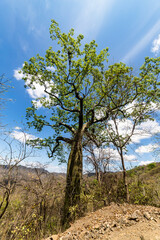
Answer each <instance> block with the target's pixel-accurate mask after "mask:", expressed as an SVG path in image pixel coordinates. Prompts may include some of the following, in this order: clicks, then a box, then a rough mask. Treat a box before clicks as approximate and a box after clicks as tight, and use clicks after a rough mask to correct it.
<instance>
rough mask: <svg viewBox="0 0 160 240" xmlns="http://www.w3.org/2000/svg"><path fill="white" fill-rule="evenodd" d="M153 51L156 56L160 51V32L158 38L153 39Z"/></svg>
mask: <svg viewBox="0 0 160 240" xmlns="http://www.w3.org/2000/svg"><path fill="white" fill-rule="evenodd" d="M151 52H152V53H154V54H155V55H156V56H157V55H158V53H159V52H160V34H159V35H158V37H157V38H156V39H154V40H153V42H152V48H151Z"/></svg>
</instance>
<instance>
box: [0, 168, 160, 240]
mask: <svg viewBox="0 0 160 240" xmlns="http://www.w3.org/2000/svg"><path fill="white" fill-rule="evenodd" d="M12 170H13V169H12ZM127 176H128V184H129V191H130V205H128V204H125V203H124V187H123V181H122V172H107V173H106V174H104V175H103V176H102V178H101V180H100V181H98V180H97V179H96V176H95V175H94V174H88V175H87V174H86V175H84V176H83V180H82V193H81V204H80V205H78V212H75V209H71V210H72V214H73V218H75V223H72V224H71V228H69V229H68V230H67V231H66V232H65V233H64V234H62V235H60V237H62V236H63V238H62V239H64V240H67V239H70V240H72V239H77V240H79V239H108V240H119V239H120V240H121V239H122V240H123V239H124V240H128V239H131V240H134V239H135V240H160V239H158V238H154V239H152V238H146V237H147V236H146V233H147V234H148V236H149V234H150V233H151V232H155V234H154V235H155V236H158V235H156V234H159V235H160V233H159V226H160V222H159V220H160V218H159V217H160V212H159V209H158V208H155V207H160V163H152V164H149V165H147V166H139V167H136V168H134V169H131V170H128V171H127ZM0 184H1V186H3V188H2V187H1V188H0V194H1V196H5V195H4V194H5V192H6V191H8V188H9V187H10V191H9V194H10V195H9V196H10V198H9V205H8V208H7V210H6V212H5V214H4V216H3V217H2V218H1V219H0V239H2V240H6V239H15V240H16V239H26V240H42V238H44V239H45V238H47V237H48V236H51V235H52V234H58V233H59V232H60V219H61V214H62V206H63V201H64V189H65V174H59V173H58V174H57V173H56V174H55V173H49V172H47V171H45V170H44V169H42V168H35V169H33V168H26V167H23V166H19V167H17V168H16V169H14V171H11V172H10V174H9V172H8V168H7V167H6V166H0ZM0 200H2V197H1V199H0ZM149 205H150V206H149ZM2 210H3V206H2V208H1V209H0V211H2ZM136 229H139V232H137V231H136ZM69 233H70V234H69ZM133 233H134V235H135V238H133V236H134V235H133ZM71 234H72V235H71ZM127 234H130V235H127ZM137 234H141V238H140V237H139V236H140V235H137ZM70 235H71V236H70ZM121 235H124V236H128V238H124V236H121ZM132 235H133V236H132ZM64 236H65V238H64ZM117 236H121V237H120V238H117ZM131 236H132V237H131ZM55 237H56V238H58V239H60V237H59V236H58V235H55V236H54V237H52V238H51V237H50V238H48V239H49V240H51V239H56V238H55Z"/></svg>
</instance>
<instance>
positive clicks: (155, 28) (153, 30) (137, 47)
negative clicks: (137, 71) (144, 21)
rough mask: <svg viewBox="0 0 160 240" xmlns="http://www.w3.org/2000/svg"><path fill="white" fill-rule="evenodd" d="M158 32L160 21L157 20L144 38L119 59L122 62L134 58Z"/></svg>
mask: <svg viewBox="0 0 160 240" xmlns="http://www.w3.org/2000/svg"><path fill="white" fill-rule="evenodd" d="M159 31H160V20H158V21H157V22H156V23H155V24H154V26H153V27H152V28H151V29H150V30H149V31H148V32H147V33H146V35H145V36H144V37H142V39H141V40H140V41H139V42H138V43H137V44H136V45H135V46H134V47H133V48H132V49H131V50H130V51H129V52H128V53H127V54H126V55H125V56H124V57H123V58H122V59H121V61H122V62H125V63H127V62H128V61H130V60H132V59H133V58H135V57H136V56H137V55H138V54H139V53H140V52H141V51H142V50H143V49H144V48H145V47H146V46H147V45H148V44H149V43H150V42H151V41H152V39H153V38H154V36H155V35H156V34H157V32H159Z"/></svg>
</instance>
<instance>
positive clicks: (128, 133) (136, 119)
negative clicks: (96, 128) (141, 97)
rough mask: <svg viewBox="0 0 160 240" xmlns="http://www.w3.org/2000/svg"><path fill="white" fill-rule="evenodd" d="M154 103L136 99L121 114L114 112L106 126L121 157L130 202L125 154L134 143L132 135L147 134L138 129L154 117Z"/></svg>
mask: <svg viewBox="0 0 160 240" xmlns="http://www.w3.org/2000/svg"><path fill="white" fill-rule="evenodd" d="M153 105H154V104H153V102H151V101H144V102H141V103H139V102H138V103H137V102H136V101H135V102H133V104H132V105H130V104H129V105H128V106H126V107H125V108H124V109H123V110H121V113H120V114H117V113H116V114H113V115H112V116H111V120H110V121H108V123H107V126H106V131H105V133H106V135H107V137H108V141H110V142H111V143H112V144H113V145H114V147H115V148H116V150H117V152H118V154H119V156H120V159H121V164H122V170H123V182H124V187H125V194H126V201H127V202H129V190H128V183H127V175H126V168H125V157H124V155H125V154H126V153H127V146H128V145H129V144H131V143H132V137H134V135H135V134H136V135H140V134H141V135H143V134H146V132H145V130H144V131H142V130H141V131H137V130H138V129H137V128H138V126H140V124H141V123H142V122H144V121H146V120H152V119H153V113H154V112H155V111H156V110H157V107H156V104H155V106H154V107H153ZM122 125H123V128H122Z"/></svg>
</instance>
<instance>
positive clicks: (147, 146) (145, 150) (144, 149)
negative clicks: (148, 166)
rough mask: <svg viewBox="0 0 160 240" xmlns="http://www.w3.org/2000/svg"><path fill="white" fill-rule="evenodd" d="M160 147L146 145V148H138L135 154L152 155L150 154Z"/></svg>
mask: <svg viewBox="0 0 160 240" xmlns="http://www.w3.org/2000/svg"><path fill="white" fill-rule="evenodd" d="M158 147H159V145H158V144H151V143H150V144H148V145H144V146H141V147H139V148H137V149H136V150H135V152H137V153H150V152H153V151H154V150H155V149H156V148H158Z"/></svg>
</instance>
